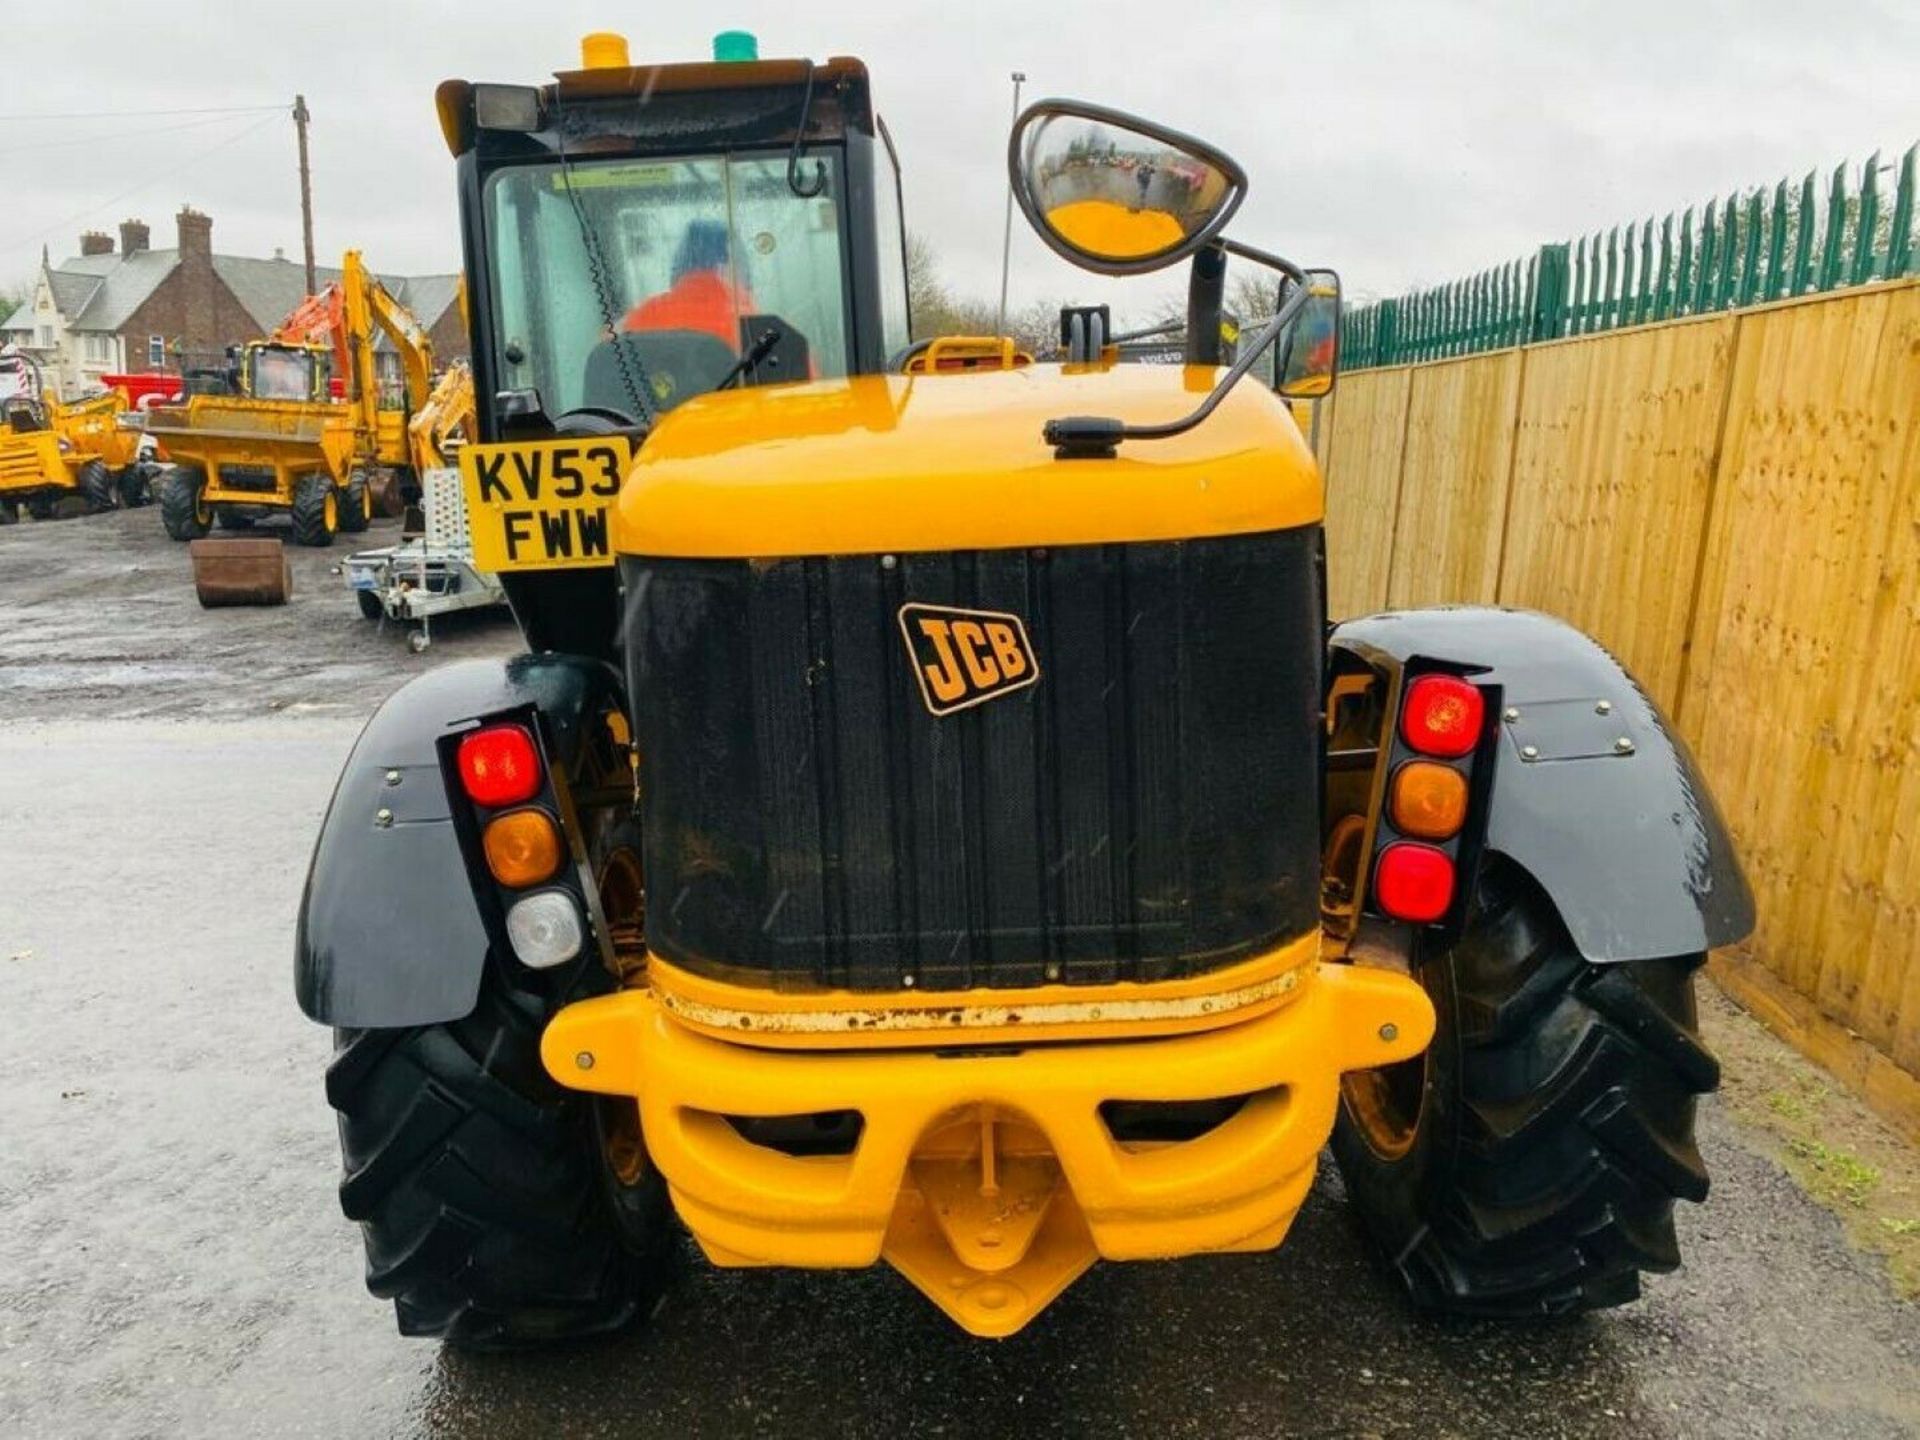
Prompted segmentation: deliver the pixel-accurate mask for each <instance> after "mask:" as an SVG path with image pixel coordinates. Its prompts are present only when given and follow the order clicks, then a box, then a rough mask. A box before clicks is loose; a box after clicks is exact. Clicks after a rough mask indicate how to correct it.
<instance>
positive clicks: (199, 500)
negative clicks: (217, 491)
mask: <svg viewBox="0 0 1920 1440" xmlns="http://www.w3.org/2000/svg"><path fill="white" fill-rule="evenodd" d="M205 496H206V490H205V488H204V487H201V486H195V487H194V491H193V523H194V524H196V525H202V526H205V525H211V524H213V506H211V505H209V504H208V503H207V502H206V499H205Z"/></svg>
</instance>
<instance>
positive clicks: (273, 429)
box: [147, 250, 433, 545]
mask: <svg viewBox="0 0 1920 1440" xmlns="http://www.w3.org/2000/svg"><path fill="white" fill-rule="evenodd" d="M311 316H319V317H321V318H320V320H319V321H317V322H316V321H314V320H313V319H311V318H310V317H311ZM322 334H329V336H330V343H320V340H319V338H318V337H319V336H320V335H322ZM376 334H384V335H385V336H386V337H387V338H388V340H389V341H391V343H392V344H393V347H394V349H395V351H396V352H397V353H398V355H399V357H400V365H401V371H402V379H403V388H404V391H405V398H406V403H405V408H404V409H383V408H382V407H381V404H380V388H381V387H380V377H379V370H378V366H377V365H376V363H375V359H374V346H375V339H376ZM335 364H343V365H344V366H345V368H346V372H347V374H346V379H347V387H346V389H347V396H346V400H345V401H344V403H342V402H336V401H334V400H333V399H332V398H331V395H330V393H329V389H330V384H329V382H330V371H331V368H332V366H334V365H335ZM236 368H237V371H238V376H237V379H238V385H237V387H236V388H237V390H238V392H239V393H237V394H232V395H192V396H188V397H187V398H186V399H185V400H183V401H182V403H180V404H179V405H172V406H158V407H155V409H154V410H153V411H152V412H151V413H150V415H149V417H148V421H147V430H148V433H149V434H152V435H155V436H157V437H159V438H160V440H161V442H162V443H163V444H165V445H166V447H167V450H168V453H169V455H170V456H171V457H172V459H173V461H174V463H173V464H172V466H171V467H169V469H168V470H167V471H166V472H165V474H164V475H163V476H162V478H161V481H160V486H159V492H160V517H161V520H162V522H163V523H164V524H165V526H166V530H167V533H168V534H169V535H171V536H172V537H173V538H174V539H176V540H194V539H198V538H200V537H201V536H203V535H205V534H207V532H208V531H209V530H211V529H212V528H213V526H214V524H215V523H218V524H219V525H220V526H221V527H222V528H223V529H235V530H239V529H247V528H249V527H251V526H252V525H253V524H254V523H255V522H256V521H258V520H260V519H262V518H264V517H265V516H267V515H271V514H274V513H277V512H286V514H287V515H288V517H289V519H290V521H291V523H292V531H293V539H294V540H295V541H296V542H298V543H299V544H302V545H331V544H332V543H333V537H334V536H335V535H336V534H338V533H339V532H340V531H342V530H345V531H348V532H350V533H352V532H358V531H361V530H364V529H366V527H367V520H368V516H369V513H370V504H371V501H370V498H369V491H370V489H371V487H372V486H373V485H374V483H375V481H376V480H377V479H379V478H381V475H382V472H383V471H390V470H400V469H407V470H410V469H411V468H412V467H413V465H414V464H415V456H414V451H413V449H412V445H411V440H410V437H409V434H408V420H409V417H410V416H411V415H412V414H414V413H415V412H418V411H419V410H421V409H422V408H424V407H425V406H426V405H427V402H428V399H429V396H430V394H431V389H432V376H433V346H432V342H431V341H429V340H428V338H427V335H426V332H425V331H424V330H422V329H421V327H420V325H419V323H418V322H417V321H416V320H415V319H414V317H413V316H412V314H411V313H410V312H409V311H408V310H407V308H406V307H405V306H404V305H402V304H401V303H400V302H399V301H398V300H396V299H395V298H394V297H393V295H392V294H391V293H390V292H389V291H388V290H387V288H386V287H385V286H384V285H382V284H381V283H380V280H379V278H378V277H377V276H375V275H374V274H373V273H372V272H371V271H369V270H368V269H367V267H366V264H365V262H364V261H363V260H362V259H361V257H360V252H359V251H357V250H349V251H347V253H346V256H345V258H344V259H343V260H342V261H341V278H340V280H339V281H338V282H337V284H336V285H333V286H329V287H328V290H327V291H326V292H323V294H322V295H320V296H316V297H313V298H312V299H310V300H309V301H308V302H307V303H306V304H304V305H303V306H302V307H300V308H299V309H297V310H296V311H295V312H294V314H293V315H291V316H289V317H288V320H287V322H286V323H284V324H283V325H282V326H281V327H280V329H279V330H278V331H276V332H275V338H272V339H268V340H264V341H257V342H254V343H253V344H250V345H248V346H247V347H246V348H245V350H244V352H243V353H242V355H241V357H240V359H239V363H238V365H237V367H236Z"/></svg>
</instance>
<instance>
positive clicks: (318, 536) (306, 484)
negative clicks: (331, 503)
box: [289, 473, 339, 549]
mask: <svg viewBox="0 0 1920 1440" xmlns="http://www.w3.org/2000/svg"><path fill="white" fill-rule="evenodd" d="M333 497H334V486H333V477H332V476H331V475H327V474H324V473H321V474H316V475H303V476H302V477H301V478H300V479H298V480H296V481H295V482H294V485H293V505H292V507H291V509H290V511H289V514H290V516H291V518H292V521H293V542H294V544H296V545H308V546H312V547H314V548H316V549H318V548H323V547H325V546H328V545H331V544H333V537H334V534H335V531H336V530H337V528H338V526H337V524H336V526H335V527H333V528H329V527H328V525H327V502H328V500H329V499H331V498H333ZM335 517H336V521H337V519H338V517H339V510H338V508H337V502H336V510H335Z"/></svg>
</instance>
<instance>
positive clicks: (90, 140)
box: [0, 115, 237, 155]
mask: <svg viewBox="0 0 1920 1440" xmlns="http://www.w3.org/2000/svg"><path fill="white" fill-rule="evenodd" d="M236 118H237V117H236V116H232V115H213V116H209V117H206V118H204V119H200V120H182V121H181V122H180V123H179V124H178V125H142V126H140V127H139V128H138V129H136V130H108V131H106V132H105V133H102V134H93V135H78V136H74V137H72V138H71V139H67V140H36V141H34V142H33V143H32V144H30V145H10V146H8V147H7V148H6V149H4V150H0V155H37V154H39V153H40V152H41V151H43V150H71V149H74V148H76V147H83V146H87V145H102V144H105V143H107V142H108V141H110V140H132V139H137V138H144V137H146V136H148V135H171V134H173V133H175V132H176V131H180V130H204V129H206V128H207V127H208V126H209V125H224V124H226V123H227V122H228V121H230V120H233V119H236Z"/></svg>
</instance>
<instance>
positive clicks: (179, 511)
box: [160, 465, 213, 540]
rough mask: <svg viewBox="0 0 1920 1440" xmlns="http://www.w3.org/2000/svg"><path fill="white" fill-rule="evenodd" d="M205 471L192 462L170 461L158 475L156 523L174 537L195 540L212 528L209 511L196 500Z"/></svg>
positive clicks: (202, 485) (203, 484) (205, 481)
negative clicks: (181, 463)
mask: <svg viewBox="0 0 1920 1440" xmlns="http://www.w3.org/2000/svg"><path fill="white" fill-rule="evenodd" d="M206 484H207V477H206V473H205V472H204V471H202V470H200V469H199V468H198V467H197V466H193V465H172V466H169V467H168V468H167V471H166V473H165V474H163V475H162V476H161V477H160V523H161V524H162V525H163V526H165V527H166V531H167V534H169V535H171V536H172V537H173V538H174V539H176V540H198V539H200V538H202V537H203V536H205V535H206V533H207V532H208V531H209V530H211V529H212V528H213V511H212V509H211V508H210V507H208V506H206V505H204V504H202V503H201V501H200V492H201V491H202V490H204V489H205V488H206Z"/></svg>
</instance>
